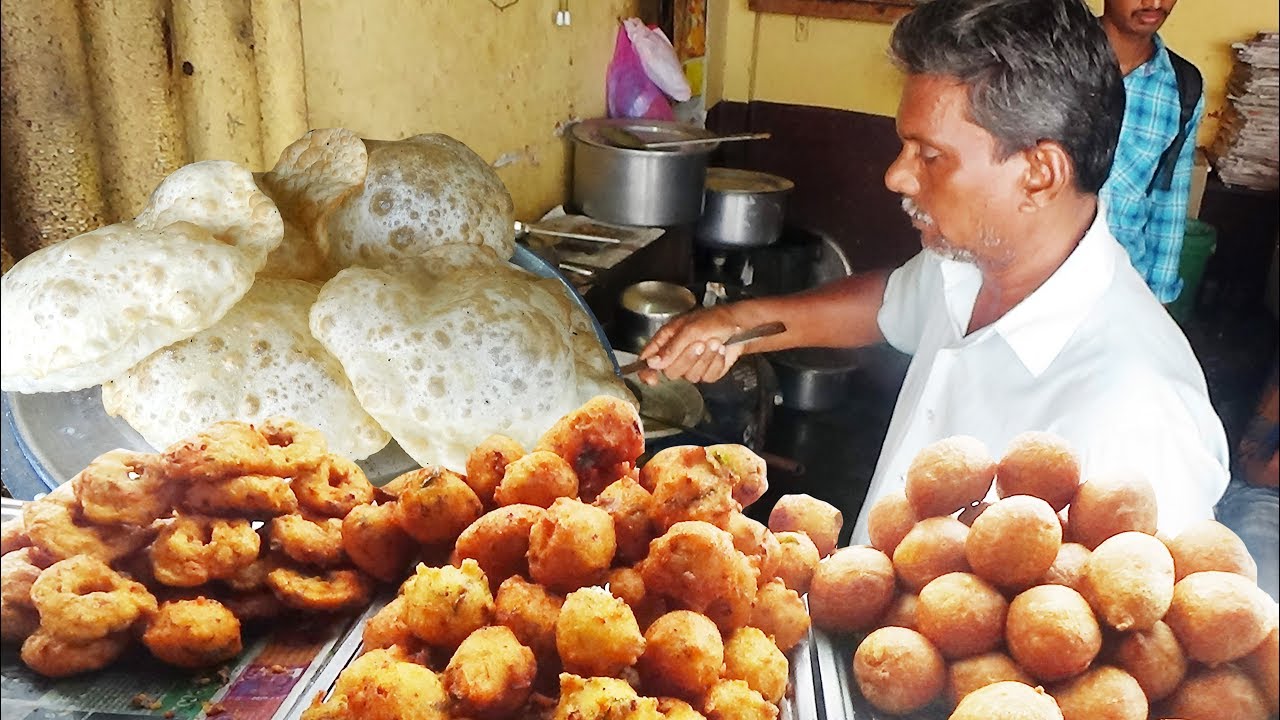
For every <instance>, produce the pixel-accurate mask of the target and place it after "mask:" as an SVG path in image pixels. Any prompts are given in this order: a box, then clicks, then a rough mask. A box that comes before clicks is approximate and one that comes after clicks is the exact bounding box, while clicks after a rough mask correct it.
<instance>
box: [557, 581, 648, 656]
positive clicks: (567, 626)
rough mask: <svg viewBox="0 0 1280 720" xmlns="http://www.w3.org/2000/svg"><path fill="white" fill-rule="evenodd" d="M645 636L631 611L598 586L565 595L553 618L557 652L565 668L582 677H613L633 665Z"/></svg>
mask: <svg viewBox="0 0 1280 720" xmlns="http://www.w3.org/2000/svg"><path fill="white" fill-rule="evenodd" d="M644 645H645V640H644V635H642V634H641V633H640V625H639V624H638V623H637V622H636V616H635V614H634V613H632V612H631V608H630V607H629V606H628V605H627V604H626V603H625V602H623V601H622V600H620V599H618V598H616V597H614V596H613V595H612V594H611V593H610V592H609V591H608V590H605V589H604V588H601V587H584V588H580V589H578V590H574V591H573V592H571V593H569V594H568V595H566V596H565V599H564V606H563V607H562V608H561V609H560V616H559V617H558V618H556V650H557V651H558V652H559V653H560V660H561V662H563V663H564V669H565V670H567V671H569V672H573V673H582V674H583V675H584V676H587V677H593V676H613V675H618V674H619V673H621V672H622V671H623V670H624V669H626V668H629V667H631V666H632V665H634V664H635V662H636V660H638V659H640V655H641V653H643V652H644Z"/></svg>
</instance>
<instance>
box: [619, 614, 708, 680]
mask: <svg viewBox="0 0 1280 720" xmlns="http://www.w3.org/2000/svg"><path fill="white" fill-rule="evenodd" d="M644 639H645V646H644V654H643V655H641V656H640V662H639V665H638V669H639V671H640V680H641V682H642V683H643V685H644V687H645V688H647V689H651V691H652V692H655V693H658V694H663V695H673V696H675V697H680V698H684V699H686V700H694V701H696V700H698V699H699V698H701V697H702V696H703V695H704V694H705V693H706V692H707V691H708V690H710V689H711V686H712V685H714V684H715V682H716V681H717V680H719V679H720V674H721V672H722V671H723V670H724V661H725V646H724V641H723V640H722V639H721V637H720V630H719V629H717V628H716V624H715V623H713V622H711V620H710V619H708V618H707V617H706V616H705V615H699V614H698V613H695V612H691V611H689V610H674V611H672V612H669V613H667V614H666V615H663V616H662V617H660V618H658V619H657V620H654V621H653V624H652V625H650V626H649V629H648V630H645V633H644Z"/></svg>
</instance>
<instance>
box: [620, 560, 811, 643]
mask: <svg viewBox="0 0 1280 720" xmlns="http://www.w3.org/2000/svg"><path fill="white" fill-rule="evenodd" d="M606 581H607V582H606V585H608V588H609V592H610V593H613V596H614V597H616V598H618V599H619V600H621V601H622V602H624V603H626V604H627V605H629V606H630V607H631V612H633V613H635V616H636V622H637V623H639V624H640V629H641V630H644V629H645V628H647V627H649V625H650V624H652V623H653V621H654V620H657V619H658V618H659V617H661V616H662V615H664V614H665V613H666V612H667V603H666V602H665V601H663V599H662V598H660V597H658V596H657V595H655V594H654V593H651V592H649V589H648V588H646V587H645V586H644V576H643V575H641V574H640V571H639V570H636V569H635V568H634V567H619V568H614V569H612V570H610V571H609V575H608V576H607V577H606ZM806 617H808V615H806Z"/></svg>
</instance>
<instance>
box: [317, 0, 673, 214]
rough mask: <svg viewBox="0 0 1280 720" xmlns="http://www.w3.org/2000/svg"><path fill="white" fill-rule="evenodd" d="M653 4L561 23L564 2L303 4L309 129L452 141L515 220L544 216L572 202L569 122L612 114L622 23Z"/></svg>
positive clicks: (630, 1) (619, 5) (594, 4)
mask: <svg viewBox="0 0 1280 720" xmlns="http://www.w3.org/2000/svg"><path fill="white" fill-rule="evenodd" d="M647 5H648V3H646V2H644V0H589V1H586V2H571V3H569V8H570V10H571V12H572V24H571V25H570V26H568V27H557V26H556V25H555V24H554V22H553V18H554V16H555V13H556V10H557V9H558V8H559V7H560V3H559V2H557V0H517V1H516V2H512V1H511V0H493V1H492V2H490V1H488V0H466V1H465V2H462V1H459V0H417V1H415V2H405V1H404V0H362V1H361V2H351V1H350V0H302V3H301V6H302V39H303V40H302V41H303V51H304V60H305V68H306V70H305V72H306V85H307V107H308V111H309V115H308V120H309V123H310V125H311V126H312V127H331V126H341V127H347V128H351V129H352V130H355V131H356V132H358V133H359V134H360V135H362V136H363V137H369V138H376V139H398V138H402V137H407V136H410V135H416V134H418V133H426V132H442V133H446V134H448V135H451V136H453V137H455V138H457V139H458V140H460V141H462V142H464V143H466V144H467V145H468V146H469V147H471V148H472V149H473V150H475V151H476V152H477V153H479V154H480V155H481V156H482V157H484V158H485V159H486V160H488V161H489V162H490V163H493V164H494V165H496V166H498V174H499V175H500V176H501V177H502V180H503V182H505V183H506V185H507V187H508V188H509V189H510V190H511V194H512V196H513V197H514V198H515V203H516V214H517V217H520V218H522V219H530V218H534V217H538V216H541V214H542V213H544V212H545V211H547V210H548V209H550V208H551V207H553V206H555V205H557V204H559V203H560V202H562V201H563V200H564V198H565V196H566V191H567V188H568V172H569V168H570V160H571V148H570V145H569V140H568V139H567V138H565V137H563V136H562V133H561V131H562V129H563V127H564V125H565V124H566V123H568V122H570V121H573V120H576V119H581V118H590V117H598V116H601V115H603V114H604V112H605V99H604V75H605V67H606V66H607V64H608V62H609V58H610V57H611V56H612V54H613V42H614V33H615V31H616V28H617V22H618V19H619V18H624V17H630V16H633V15H639V14H640V10H641V8H643V7H647ZM501 6H505V8H503V7H501ZM640 16H641V17H643V15H640ZM357 37H358V38H359V42H355V41H353V38H357Z"/></svg>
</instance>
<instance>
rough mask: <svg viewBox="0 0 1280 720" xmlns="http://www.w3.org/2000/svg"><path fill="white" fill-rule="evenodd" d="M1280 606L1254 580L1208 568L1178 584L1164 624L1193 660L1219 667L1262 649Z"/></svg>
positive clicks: (1274, 623)
mask: <svg viewBox="0 0 1280 720" xmlns="http://www.w3.org/2000/svg"><path fill="white" fill-rule="evenodd" d="M1274 607H1275V605H1274V603H1273V602H1272V600H1271V598H1270V597H1268V596H1267V594H1266V593H1265V592H1263V591H1262V589H1261V588H1259V587H1258V586H1257V585H1256V584H1255V583H1253V582H1250V581H1249V579H1248V578H1246V577H1244V576H1242V575H1237V574H1235V573H1227V572H1220V571H1217V570H1206V571H1204V572H1198V573H1192V574H1190V575H1188V576H1186V577H1184V578H1182V579H1181V580H1179V581H1178V583H1177V584H1176V585H1174V586H1173V603H1172V604H1171V605H1170V606H1169V612H1168V613H1167V614H1166V615H1165V616H1164V621H1165V622H1166V623H1167V624H1168V625H1169V627H1170V628H1171V629H1172V630H1173V634H1174V635H1176V636H1177V638H1178V642H1180V643H1182V648H1183V649H1184V650H1186V652H1187V657H1190V658H1191V659H1193V660H1198V661H1200V662H1202V663H1205V664H1206V665H1209V666H1215V665H1218V664H1221V663H1224V662H1230V661H1232V660H1237V659H1239V658H1242V657H1244V656H1245V655H1248V654H1249V653H1250V652H1252V651H1253V649H1254V648H1256V647H1258V645H1259V643H1261V642H1262V641H1263V640H1264V639H1266V637H1267V634H1268V633H1270V632H1271V628H1273V627H1275V625H1276V618H1275V612H1274V610H1273V608H1274Z"/></svg>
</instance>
